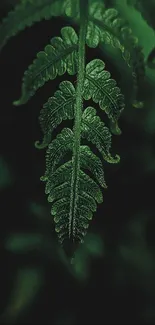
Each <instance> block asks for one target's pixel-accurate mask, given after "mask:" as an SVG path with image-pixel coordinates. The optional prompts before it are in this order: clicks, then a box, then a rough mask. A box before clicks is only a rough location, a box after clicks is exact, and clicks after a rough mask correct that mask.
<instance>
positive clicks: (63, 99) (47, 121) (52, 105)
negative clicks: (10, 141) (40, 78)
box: [36, 81, 75, 148]
mask: <svg viewBox="0 0 155 325" xmlns="http://www.w3.org/2000/svg"><path fill="white" fill-rule="evenodd" d="M59 89H60V90H57V91H56V92H55V94H54V96H53V97H51V98H49V100H48V102H47V103H46V104H44V106H43V109H42V110H41V112H40V117H39V121H40V125H41V129H42V132H43V134H44V139H43V143H42V144H40V145H39V144H38V143H36V146H37V148H44V147H45V146H47V145H48V144H49V143H50V142H51V139H52V132H53V130H54V129H55V128H56V127H57V126H58V125H59V124H60V123H61V122H62V121H63V120H66V119H73V118H74V103H75V88H74V86H73V85H72V83H71V82H70V81H62V82H61V83H60V85H59Z"/></svg>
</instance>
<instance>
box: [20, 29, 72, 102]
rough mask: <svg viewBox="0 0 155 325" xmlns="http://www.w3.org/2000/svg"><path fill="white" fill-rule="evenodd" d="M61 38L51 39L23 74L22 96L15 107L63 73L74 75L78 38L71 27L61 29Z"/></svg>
mask: <svg viewBox="0 0 155 325" xmlns="http://www.w3.org/2000/svg"><path fill="white" fill-rule="evenodd" d="M61 35H62V38H61V37H54V38H52V39H51V42H50V44H49V45H47V46H46V47H45V49H44V51H41V52H39V53H38V54H37V58H36V59H35V60H34V62H33V64H32V65H30V66H29V68H28V70H27V71H26V72H25V74H24V78H23V84H22V96H21V98H20V99H19V100H18V101H15V102H14V104H15V105H21V104H25V103H26V102H27V101H28V100H29V99H30V98H31V97H32V96H33V95H34V94H35V92H36V91H37V89H38V88H40V87H42V86H43V85H44V84H45V82H47V81H48V80H50V79H51V80H53V79H55V78H56V77H57V75H59V76H61V75H63V74H64V73H65V72H68V74H70V75H74V74H75V73H76V70H77V43H78V37H77V34H76V33H75V31H74V29H73V28H72V27H63V28H62V29H61Z"/></svg>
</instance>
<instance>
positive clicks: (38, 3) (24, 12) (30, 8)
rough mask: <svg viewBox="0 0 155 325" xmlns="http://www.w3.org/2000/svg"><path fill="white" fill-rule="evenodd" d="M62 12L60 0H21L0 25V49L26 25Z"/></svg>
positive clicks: (28, 25)
mask: <svg viewBox="0 0 155 325" xmlns="http://www.w3.org/2000/svg"><path fill="white" fill-rule="evenodd" d="M63 13H64V7H63V3H62V1H61V0H33V1H31V0H27V1H21V2H20V3H19V4H17V6H16V7H15V8H14V9H13V10H12V11H10V12H9V13H8V16H7V17H5V18H4V19H3V21H2V23H1V25H0V50H1V49H2V47H3V46H4V45H5V44H6V42H7V41H8V40H9V39H10V37H12V36H15V35H17V34H18V33H19V32H20V31H22V30H24V29H25V28H26V27H30V26H32V25H33V24H34V23H36V22H39V21H41V20H43V19H50V18H51V17H52V16H60V15H62V14H63Z"/></svg>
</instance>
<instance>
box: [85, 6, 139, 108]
mask: <svg viewBox="0 0 155 325" xmlns="http://www.w3.org/2000/svg"><path fill="white" fill-rule="evenodd" d="M99 6H100V9H99V8H98V7H99ZM89 19H90V20H91V21H92V25H91V29H92V32H94V37H95V35H96V37H97V38H98V39H99V38H100V44H104V43H106V44H111V45H112V46H113V47H115V48H118V49H120V50H121V53H122V56H123V58H124V60H125V61H126V63H127V64H128V66H129V67H131V68H132V76H133V82H134V92H135V97H136V96H137V90H138V86H139V85H140V84H141V82H142V80H143V79H144V76H145V62H144V54H143V51H142V50H143V49H142V47H141V46H140V45H139V44H138V39H137V38H136V37H135V36H134V35H133V33H132V30H131V28H130V27H129V26H128V23H127V22H125V21H124V19H122V18H121V17H120V15H119V13H118V11H117V10H116V9H114V8H110V9H107V10H105V11H104V5H103V4H102V3H100V4H97V3H96V4H95V3H94V11H93V12H92V14H91V15H90V17H89ZM97 35H98V36H97ZM87 45H88V46H91V44H90V43H89V42H88V41H87ZM92 47H93V46H92ZM137 105H138V103H137Z"/></svg>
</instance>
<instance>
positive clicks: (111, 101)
mask: <svg viewBox="0 0 155 325" xmlns="http://www.w3.org/2000/svg"><path fill="white" fill-rule="evenodd" d="M104 68H105V64H104V62H103V61H102V60H99V59H95V60H92V61H91V62H89V63H88V64H87V66H86V76H85V82H84V93H83V97H84V99H86V100H89V99H90V98H92V99H93V101H94V102H95V103H99V106H100V108H101V109H102V110H104V111H105V112H106V113H107V115H108V117H109V118H110V119H112V121H114V122H116V121H117V120H118V118H119V117H120V114H121V112H122V110H123V109H124V96H123V95H122V94H121V92H120V89H119V88H118V87H116V81H115V80H113V79H111V78H110V73H109V72H108V71H105V70H104Z"/></svg>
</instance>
